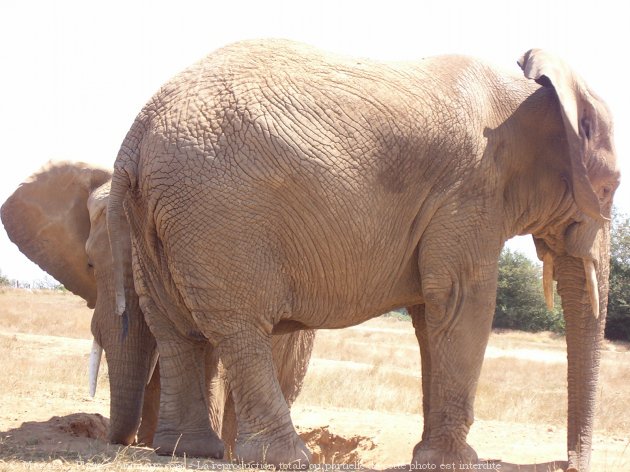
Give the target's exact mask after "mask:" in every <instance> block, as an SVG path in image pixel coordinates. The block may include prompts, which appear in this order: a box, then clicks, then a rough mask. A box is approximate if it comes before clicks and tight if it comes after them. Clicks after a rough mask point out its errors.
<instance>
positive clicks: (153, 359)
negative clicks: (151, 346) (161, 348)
mask: <svg viewBox="0 0 630 472" xmlns="http://www.w3.org/2000/svg"><path fill="white" fill-rule="evenodd" d="M159 357H160V355H159V353H158V350H157V349H155V351H154V352H153V356H152V357H151V364H150V369H149V376H148V377H147V385H149V382H151V378H153V372H154V371H155V366H156V365H157V361H158V358H159Z"/></svg>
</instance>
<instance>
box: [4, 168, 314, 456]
mask: <svg viewBox="0 0 630 472" xmlns="http://www.w3.org/2000/svg"><path fill="white" fill-rule="evenodd" d="M110 179H111V171H109V170H105V169H101V168H98V167H95V166H93V165H90V164H85V163H78V162H76V163H72V162H59V163H49V164H48V165H47V166H45V167H44V168H42V169H41V170H39V171H38V172H37V173H35V174H33V175H32V176H31V177H30V178H29V179H28V180H26V181H25V182H24V183H22V184H21V185H20V186H19V188H18V189H17V190H16V191H15V192H14V193H13V194H12V195H11V196H10V197H9V198H8V199H7V201H6V202H5V203H4V204H3V205H2V210H1V217H2V222H3V224H4V227H5V229H6V231H7V233H8V235H9V238H10V239H11V240H12V241H13V242H14V243H15V244H16V245H17V246H18V248H19V249H20V251H22V252H23V253H24V254H25V255H26V256H27V257H28V258H29V259H31V260H32V261H33V262H35V263H37V264H38V265H39V266H40V267H41V268H42V269H44V270H45V271H46V272H48V273H49V274H50V275H52V276H53V277H55V278H56V279H57V280H59V281H60V282H61V283H62V284H63V285H64V286H65V287H66V288H67V289H68V290H70V291H71V292H73V293H74V294H76V295H79V296H80V297H82V298H83V299H84V300H86V302H87V304H88V307H90V308H94V313H93V316H92V323H91V330H92V334H93V335H94V341H95V346H96V349H95V350H94V355H93V359H92V361H94V360H95V359H94V358H96V359H97V360H98V361H99V362H100V357H101V351H102V350H104V351H105V356H106V359H107V363H108V367H109V382H110V395H111V404H110V441H111V442H113V443H121V444H132V443H134V442H135V441H136V435H137V442H138V443H140V444H145V445H151V444H152V442H153V438H154V434H155V429H156V427H157V419H158V410H159V401H160V375H159V367H158V368H157V369H155V370H153V369H154V368H155V355H156V354H157V352H156V349H155V347H156V346H155V340H154V338H153V335H152V334H151V332H150V330H149V328H148V326H147V325H146V323H145V321H144V315H143V314H142V312H141V311H140V309H139V306H138V301H137V296H136V294H135V291H134V290H133V282H132V281H131V279H129V283H130V290H129V292H128V293H127V300H128V314H129V320H128V322H129V323H128V327H127V334H126V336H125V337H124V338H121V334H122V325H121V321H120V319H119V318H118V317H117V316H115V314H114V312H115V292H114V285H113V267H112V257H111V249H110V244H109V237H108V234H107V228H106V209H107V202H108V198H109V187H110ZM125 245H126V251H127V257H126V265H125V274H126V275H127V276H129V277H130V276H131V266H130V264H131V246H130V240H129V239H126V240H125ZM313 340H314V332H313V331H301V332H295V333H289V334H286V335H279V336H277V337H276V338H275V340H274V341H275V342H274V356H275V362H276V363H275V365H276V366H277V372H278V378H279V381H280V383H281V385H282V389H283V393H284V395H285V397H286V398H287V401H288V402H290V403H292V402H293V400H295V398H296V397H297V395H298V394H299V392H300V389H301V386H302V380H303V378H304V375H305V374H306V368H307V366H308V361H309V359H310V355H311V350H312V347H313ZM99 348H102V349H99ZM208 359H209V362H208V365H207V366H206V369H205V375H206V376H207V379H206V384H207V388H208V390H207V393H206V395H207V405H206V403H204V404H203V405H201V406H200V408H202V409H205V410H206V411H208V412H209V415H210V422H211V424H212V427H213V428H214V429H215V430H216V431H218V432H219V433H221V430H222V429H223V431H224V433H223V434H222V436H223V437H224V439H225V440H226V443H227V444H229V445H231V444H232V443H233V441H234V437H235V434H236V426H235V424H236V417H235V412H234V404H233V402H232V401H231V399H230V394H229V388H227V385H225V376H224V374H223V373H222V371H221V370H220V369H219V368H218V362H219V361H218V359H217V358H216V356H214V355H213V354H212V352H209V353H208ZM96 370H97V369H96ZM96 370H94V369H91V374H92V375H94V378H92V379H90V382H91V384H92V386H91V388H95V386H96V385H95V382H96V378H95V375H96ZM151 373H153V375H152V377H151V379H150V382H149V376H150V375H151ZM182 375H183V373H182ZM147 383H148V386H147Z"/></svg>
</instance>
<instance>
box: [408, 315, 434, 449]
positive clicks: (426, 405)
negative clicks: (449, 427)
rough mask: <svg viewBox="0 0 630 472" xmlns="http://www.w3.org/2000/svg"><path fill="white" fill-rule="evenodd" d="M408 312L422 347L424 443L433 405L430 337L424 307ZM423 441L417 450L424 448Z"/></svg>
mask: <svg viewBox="0 0 630 472" xmlns="http://www.w3.org/2000/svg"><path fill="white" fill-rule="evenodd" d="M407 312H408V313H409V316H411V322H412V323H413V327H414V329H415V332H416V338H417V339H418V345H419V346H420V362H421V367H422V376H421V377H422V416H423V419H424V428H423V430H422V441H425V440H428V438H429V434H430V431H429V413H430V405H431V356H430V352H429V337H428V334H427V320H426V317H425V306H424V305H413V306H409V307H407ZM422 441H421V442H420V443H418V445H417V446H416V448H418V447H422Z"/></svg>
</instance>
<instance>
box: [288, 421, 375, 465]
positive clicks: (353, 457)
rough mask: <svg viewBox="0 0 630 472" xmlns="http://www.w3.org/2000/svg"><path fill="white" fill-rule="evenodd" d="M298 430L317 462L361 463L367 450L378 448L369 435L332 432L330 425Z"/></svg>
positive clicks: (314, 461) (314, 460)
mask: <svg viewBox="0 0 630 472" xmlns="http://www.w3.org/2000/svg"><path fill="white" fill-rule="evenodd" d="M298 432H299V434H300V437H301V438H302V440H303V441H304V442H305V443H306V445H307V447H308V448H309V449H310V450H311V453H312V455H313V463H316V464H339V463H343V464H352V463H360V462H361V461H362V455H363V453H364V452H366V451H371V450H373V449H375V448H376V444H374V441H372V439H370V438H368V437H367V436H350V437H348V438H346V437H343V436H340V435H338V434H335V433H331V432H330V430H329V428H328V426H322V427H319V428H314V429H311V430H303V431H300V428H299V427H298Z"/></svg>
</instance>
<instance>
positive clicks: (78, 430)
mask: <svg viewBox="0 0 630 472" xmlns="http://www.w3.org/2000/svg"><path fill="white" fill-rule="evenodd" d="M50 423H51V424H52V425H53V426H55V427H56V428H58V429H59V430H60V431H62V432H64V433H68V434H70V435H71V436H74V437H75V438H90V439H102V440H104V441H106V440H107V431H108V430H109V420H108V419H107V418H105V417H104V416H102V415H100V414H98V413H95V414H91V415H90V414H87V413H74V414H72V415H67V416H53V417H52V418H51V419H50Z"/></svg>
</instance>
